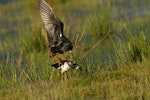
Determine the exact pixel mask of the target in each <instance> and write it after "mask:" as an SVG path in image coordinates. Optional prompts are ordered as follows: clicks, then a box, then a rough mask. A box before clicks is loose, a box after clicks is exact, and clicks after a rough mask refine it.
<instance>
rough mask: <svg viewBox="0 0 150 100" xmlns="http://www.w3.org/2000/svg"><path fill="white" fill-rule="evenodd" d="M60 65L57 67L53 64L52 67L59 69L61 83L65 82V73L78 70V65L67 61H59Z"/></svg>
mask: <svg viewBox="0 0 150 100" xmlns="http://www.w3.org/2000/svg"><path fill="white" fill-rule="evenodd" d="M61 62H62V64H61V65H59V64H58V63H56V64H53V65H52V66H53V67H55V68H57V69H59V70H60V71H61V81H62V82H65V81H66V80H67V75H66V72H67V71H68V70H70V69H76V70H77V69H79V65H78V64H75V63H73V62H72V61H69V60H63V61H61Z"/></svg>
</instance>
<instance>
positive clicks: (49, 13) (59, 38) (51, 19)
mask: <svg viewBox="0 0 150 100" xmlns="http://www.w3.org/2000/svg"><path fill="white" fill-rule="evenodd" d="M38 4H39V11H40V16H41V18H42V21H43V23H44V25H45V29H46V32H47V37H48V42H49V47H50V50H51V52H52V55H53V56H54V55H56V54H62V53H64V52H66V51H71V50H72V49H73V45H72V43H71V42H70V41H69V39H67V38H66V37H65V36H64V34H63V23H62V22H61V21H60V20H59V19H58V18H57V17H56V15H55V14H54V11H53V9H52V8H51V7H50V6H49V5H48V4H47V3H46V2H45V1H44V0H38Z"/></svg>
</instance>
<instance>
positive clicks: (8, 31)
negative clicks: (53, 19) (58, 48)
mask: <svg viewBox="0 0 150 100" xmlns="http://www.w3.org/2000/svg"><path fill="white" fill-rule="evenodd" d="M47 1H48V2H49V4H52V6H53V8H54V10H55V12H56V14H57V15H58V17H59V19H61V20H62V21H63V22H64V24H65V26H64V31H65V35H66V36H67V37H69V39H70V40H71V41H72V42H73V44H74V54H75V58H76V59H74V58H73V57H72V56H70V54H69V53H65V54H64V56H66V57H68V58H70V59H71V60H73V61H74V62H78V63H79V65H80V67H81V68H82V69H83V70H82V71H75V70H72V71H70V72H68V81H67V82H66V83H64V84H62V83H61V82H60V73H59V71H58V70H56V69H54V68H52V67H51V66H50V65H51V64H53V63H55V62H54V61H53V60H51V59H50V58H49V56H48V55H49V48H48V43H47V37H46V33H45V29H44V25H43V23H42V21H41V19H40V17H39V13H38V10H37V5H36V4H37V3H35V2H34V1H30V0H26V1H23V0H20V1H15V2H14V1H11V2H9V1H8V2H5V4H1V5H0V9H2V11H1V12H0V19H1V20H0V22H1V23H2V24H1V25H0V83H1V84H0V99H2V100H10V99H13V100H26V99H28V100H47V99H48V100H57V99H58V100H59V99H60V100H70V99H73V100H74V99H75V100H76V99H79V100H80V99H81V100H83V99H85V100H86V99H90V100H101V99H102V100H103V99H111V100H120V99H123V100H124V99H125V100H126V99H129V100H130V99H131V100H132V99H135V100H136V99H139V100H148V99H149V98H150V87H149V86H150V74H149V71H150V63H149V60H150V42H149V38H150V35H149V33H150V25H149V12H147V11H148V9H149V5H148V3H147V2H149V1H148V0H144V1H142V2H141V1H136V0H132V1H131V2H128V3H127V2H126V1H125V0H122V1H120V0H115V1H110V0H107V1H104V0H101V1H99V0H94V1H92V2H91V1H90V0H83V1H81V0H80V3H79V0H55V1H54V0H47ZM134 2H136V3H134ZM139 4H140V5H139ZM141 9H142V10H141ZM131 12H132V13H131ZM107 35H108V36H107Z"/></svg>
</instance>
